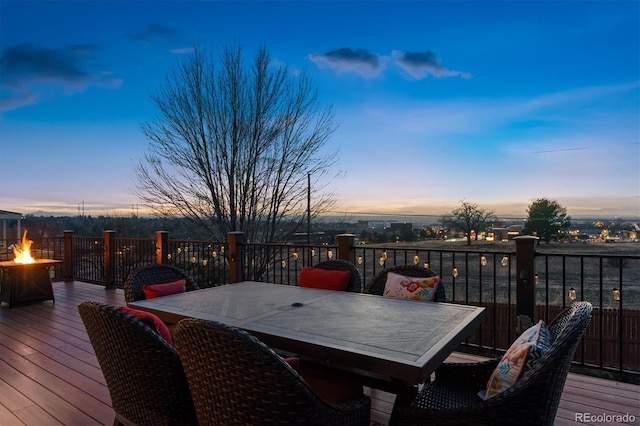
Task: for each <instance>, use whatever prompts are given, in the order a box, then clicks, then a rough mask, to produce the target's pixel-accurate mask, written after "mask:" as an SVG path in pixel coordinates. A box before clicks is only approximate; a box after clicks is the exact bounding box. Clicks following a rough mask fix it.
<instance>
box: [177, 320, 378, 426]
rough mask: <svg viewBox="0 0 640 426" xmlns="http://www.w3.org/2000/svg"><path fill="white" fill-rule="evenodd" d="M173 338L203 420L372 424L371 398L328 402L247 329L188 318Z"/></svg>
mask: <svg viewBox="0 0 640 426" xmlns="http://www.w3.org/2000/svg"><path fill="white" fill-rule="evenodd" d="M174 339H175V344H176V348H177V350H178V354H179V355H180V359H181V360H182V363H183V365H184V369H185V373H186V375H187V380H188V381H189V387H190V389H191V393H192V395H193V400H194V404H195V407H196V414H197V416H198V423H199V424H200V425H227V424H234V425H259V424H273V425H278V424H288V425H290V424H299V425H305V426H306V425H369V422H370V410H371V400H370V399H369V397H367V396H365V395H362V396H360V397H358V398H356V399H353V400H349V401H348V402H346V403H343V404H339V405H333V404H329V403H327V402H325V401H324V400H322V399H320V398H319V397H318V396H317V395H316V394H315V392H314V391H313V390H312V389H311V388H310V387H309V386H308V385H307V383H306V382H305V381H304V380H303V379H302V378H301V377H300V376H299V375H298V373H296V371H295V370H293V369H292V368H291V366H289V364H287V363H286V362H284V360H283V359H282V358H281V357H280V356H278V355H277V354H276V353H275V352H274V351H273V350H272V349H271V348H269V347H268V346H266V345H265V344H264V343H262V342H261V341H260V340H258V339H257V338H255V337H253V336H251V335H250V334H248V333H246V332H245V331H243V330H240V329H237V328H234V327H230V326H227V325H224V324H221V323H218V322H214V321H206V320H197V319H184V320H182V321H180V322H179V323H178V327H177V329H176V334H175V336H174Z"/></svg>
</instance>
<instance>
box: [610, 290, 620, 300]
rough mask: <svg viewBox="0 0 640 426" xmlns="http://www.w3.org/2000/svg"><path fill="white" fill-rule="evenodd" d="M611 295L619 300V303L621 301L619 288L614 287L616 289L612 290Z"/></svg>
mask: <svg viewBox="0 0 640 426" xmlns="http://www.w3.org/2000/svg"><path fill="white" fill-rule="evenodd" d="M611 293H613V298H614V299H615V300H618V301H619V300H620V290H618V288H617V287H614V289H613V290H611Z"/></svg>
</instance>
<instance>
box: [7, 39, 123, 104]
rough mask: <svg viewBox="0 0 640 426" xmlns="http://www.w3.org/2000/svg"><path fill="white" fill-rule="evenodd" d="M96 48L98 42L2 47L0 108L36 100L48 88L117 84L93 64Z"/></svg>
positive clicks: (79, 88) (74, 90) (70, 89)
mask: <svg viewBox="0 0 640 426" xmlns="http://www.w3.org/2000/svg"><path fill="white" fill-rule="evenodd" d="M98 51H99V48H98V46H96V45H90V44H77V45H72V46H69V47H64V48H59V49H50V48H45V47H39V46H36V45H34V44H32V43H24V44H19V45H14V46H9V47H7V48H5V49H4V51H3V53H2V58H1V65H0V69H1V70H2V81H1V82H0V89H1V90H2V92H3V98H2V100H0V111H8V110H11V109H15V108H19V107H21V106H25V105H29V104H32V103H34V102H37V101H38V100H39V99H41V98H42V95H43V93H45V92H50V91H51V90H54V91H55V90H62V91H63V92H64V93H65V94H66V95H69V94H73V93H78V92H82V91H84V90H86V89H87V88H88V87H89V86H99V87H109V88H113V87H119V86H120V85H121V84H122V81H121V80H120V79H118V78H114V77H112V76H111V73H110V72H109V71H106V70H104V67H98V66H97V65H96V64H97V57H96V54H97V52H98ZM98 68H99V69H98Z"/></svg>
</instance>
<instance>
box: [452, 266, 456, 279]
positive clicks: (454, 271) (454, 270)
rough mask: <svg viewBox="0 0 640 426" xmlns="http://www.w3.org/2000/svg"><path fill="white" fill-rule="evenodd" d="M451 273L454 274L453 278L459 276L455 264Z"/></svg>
mask: <svg viewBox="0 0 640 426" xmlns="http://www.w3.org/2000/svg"><path fill="white" fill-rule="evenodd" d="M451 275H452V276H453V278H456V277H457V276H458V268H456V267H455V266H454V267H453V269H452V270H451Z"/></svg>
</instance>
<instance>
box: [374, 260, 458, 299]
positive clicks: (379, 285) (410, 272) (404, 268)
mask: <svg viewBox="0 0 640 426" xmlns="http://www.w3.org/2000/svg"><path fill="white" fill-rule="evenodd" d="M388 272H395V273H396V274H400V275H406V276H407V277H419V278H428V277H434V276H436V275H438V274H437V273H436V272H435V271H433V270H431V269H429V268H424V267H422V266H419V265H398V266H392V267H390V268H387V269H384V270H382V271H380V272H379V273H378V274H377V275H376V276H375V277H373V279H372V280H371V282H369V284H368V285H367V288H366V289H365V290H364V292H365V293H367V294H376V295H378V296H382V294H383V293H384V285H385V283H386V282H387V273H388ZM446 298H447V295H446V290H445V288H444V283H443V282H442V280H440V282H439V283H438V289H437V290H436V294H435V296H434V299H433V301H434V302H444V301H446Z"/></svg>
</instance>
